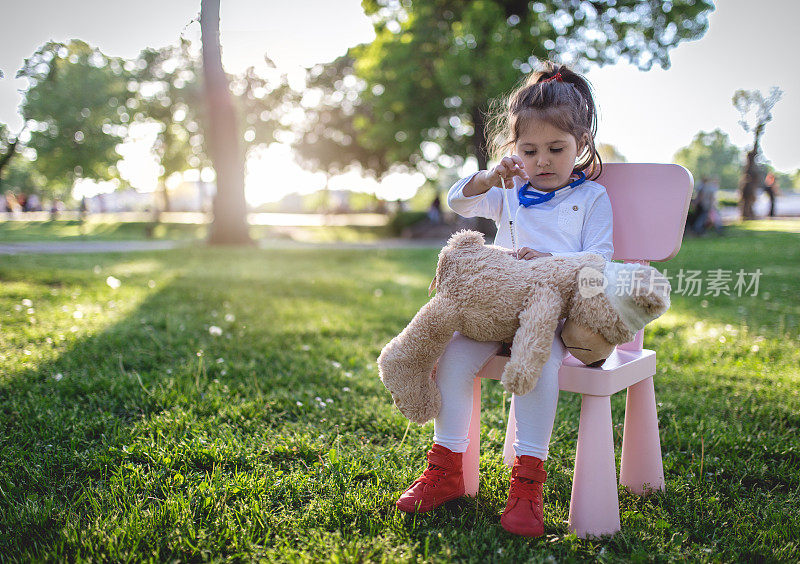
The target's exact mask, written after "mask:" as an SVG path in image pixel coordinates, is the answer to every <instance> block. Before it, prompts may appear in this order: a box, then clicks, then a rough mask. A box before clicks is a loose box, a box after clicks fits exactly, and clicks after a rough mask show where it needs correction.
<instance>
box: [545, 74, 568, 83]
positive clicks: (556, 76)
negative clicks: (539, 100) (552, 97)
mask: <svg viewBox="0 0 800 564" xmlns="http://www.w3.org/2000/svg"><path fill="white" fill-rule="evenodd" d="M551 80H555V81H556V82H564V79H563V78H562V77H561V73H560V72H557V73H556V74H554V75H553V76H551V77H550V78H545V79H544V80H542V82H550V81H551Z"/></svg>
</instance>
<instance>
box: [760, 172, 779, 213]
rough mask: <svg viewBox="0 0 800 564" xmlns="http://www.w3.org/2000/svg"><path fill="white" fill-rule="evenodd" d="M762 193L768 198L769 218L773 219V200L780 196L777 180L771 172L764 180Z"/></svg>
mask: <svg viewBox="0 0 800 564" xmlns="http://www.w3.org/2000/svg"><path fill="white" fill-rule="evenodd" d="M764 192H765V193H766V194H767V196H769V217H775V200H776V199H777V198H778V196H780V189H779V188H778V179H777V178H775V175H774V174H772V173H771V172H770V173H768V174H767V176H766V177H765V178H764Z"/></svg>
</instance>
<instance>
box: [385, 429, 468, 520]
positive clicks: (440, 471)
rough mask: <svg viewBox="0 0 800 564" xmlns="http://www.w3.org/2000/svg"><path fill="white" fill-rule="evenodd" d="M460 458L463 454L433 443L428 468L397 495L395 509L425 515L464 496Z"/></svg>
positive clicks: (429, 453) (429, 452)
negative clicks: (401, 493)
mask: <svg viewBox="0 0 800 564" xmlns="http://www.w3.org/2000/svg"><path fill="white" fill-rule="evenodd" d="M461 457H462V453H460V452H453V451H451V450H450V449H448V448H446V447H443V446H441V445H437V444H435V443H434V445H433V448H432V449H431V450H430V451H428V468H426V469H425V472H423V473H422V476H420V477H419V478H417V480H416V481H415V482H414V483H413V484H411V486H410V487H409V488H408V489H407V490H406V491H405V493H404V494H403V495H401V496H400V499H398V500H397V503H396V504H395V505H397V508H398V509H399V510H400V511H405V512H407V513H424V512H426V511H430V510H432V509H436V508H437V507H439V506H440V505H442V504H443V503H445V502H448V501H450V500H451V499H455V498H457V497H461V496H462V495H464V474H463V473H462V471H461Z"/></svg>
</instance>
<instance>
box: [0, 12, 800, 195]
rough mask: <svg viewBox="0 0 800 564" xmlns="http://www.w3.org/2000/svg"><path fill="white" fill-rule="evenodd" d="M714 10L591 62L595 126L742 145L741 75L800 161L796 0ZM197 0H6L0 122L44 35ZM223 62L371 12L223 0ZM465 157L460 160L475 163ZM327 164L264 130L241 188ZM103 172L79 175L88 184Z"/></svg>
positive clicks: (401, 185)
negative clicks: (700, 22) (664, 58)
mask: <svg viewBox="0 0 800 564" xmlns="http://www.w3.org/2000/svg"><path fill="white" fill-rule="evenodd" d="M717 4H718V5H717V9H716V10H715V12H713V13H712V14H711V16H710V26H709V30H708V32H707V33H706V35H705V36H704V37H703V38H701V39H700V40H698V41H692V42H686V43H682V44H681V45H679V46H678V47H677V48H676V49H674V50H672V51H671V61H672V66H671V68H670V69H669V70H662V69H660V68H659V67H654V68H653V69H652V70H650V71H647V72H643V71H639V70H638V69H636V68H635V67H632V66H631V65H628V64H625V63H618V64H615V65H607V66H605V67H601V68H594V69H591V70H590V71H589V72H588V73H587V77H588V78H589V80H590V81H591V82H592V84H593V86H594V89H595V93H596V97H597V103H598V106H599V114H600V120H599V128H598V136H597V140H598V141H599V142H603V143H611V144H613V145H615V146H616V147H617V149H618V150H619V151H620V152H621V153H622V154H623V155H624V156H625V157H626V158H627V159H628V161H631V162H670V161H671V160H672V157H673V155H674V154H675V152H676V151H677V150H678V149H679V148H681V147H683V146H686V145H687V144H689V143H690V142H691V140H692V138H693V137H694V136H695V135H696V134H697V132H699V131H710V130H713V129H716V128H719V129H722V130H723V131H724V132H725V133H727V134H728V135H729V136H730V138H731V140H732V141H733V143H735V144H736V145H738V146H740V147H744V146H746V145H748V144H750V143H751V142H752V140H751V135H750V134H748V133H746V132H745V131H744V130H743V129H742V128H741V126H740V125H739V124H738V120H739V115H738V113H737V112H736V110H735V109H734V107H733V105H732V103H731V98H732V96H733V93H734V92H735V91H736V90H737V89H742V88H743V89H756V88H757V89H760V90H761V91H762V92H765V93H766V92H767V91H768V90H769V88H770V87H772V86H778V87H780V88H781V89H782V90H783V91H784V95H783V98H782V100H781V101H780V102H778V104H777V106H776V107H775V109H774V111H773V121H772V122H770V123H769V124H768V125H767V128H766V132H765V134H764V137H763V141H762V148H763V151H764V154H765V156H766V158H767V159H769V160H770V161H771V163H772V165H773V166H774V167H775V168H777V169H778V170H781V171H787V172H788V171H793V170H795V169H797V168H800V149H799V148H798V146H797V143H796V142H795V141H794V133H795V132H796V130H797V129H798V128H800V73H799V72H798V71H797V55H798V53H800V33H798V31H797V30H798V23H797V22H798V21H800V1H797V0H760V1H758V2H754V1H752V0H721V1H719V2H718V3H717ZM199 7H200V2H199V0H168V1H166V2H165V1H159V2H156V1H154V0H139V1H138V2H136V3H135V4H133V5H132V4H131V3H129V2H125V3H123V2H120V1H119V0H81V1H80V2H64V1H63V0H28V1H27V2H24V3H23V2H14V4H13V7H6V8H4V9H3V18H2V19H0V70H2V72H3V74H4V75H5V78H2V79H0V122H4V123H7V124H8V125H9V126H10V127H11V129H12V130H15V129H18V128H19V127H21V120H20V118H19V114H18V111H17V108H18V106H19V103H20V102H21V100H22V97H21V94H20V92H19V90H24V88H25V87H26V84H25V81H24V80H21V79H16V78H15V74H16V71H17V70H18V69H19V68H20V67H21V66H22V63H23V60H24V59H25V57H28V56H30V55H31V54H33V52H34V51H35V50H36V49H37V48H38V47H39V46H40V45H41V44H43V43H44V42H46V41H48V40H55V41H68V40H69V39H73V38H78V39H82V40H84V41H86V42H87V43H89V44H90V45H93V46H96V47H99V48H100V49H101V50H102V51H103V52H104V53H106V54H107V55H110V56H117V57H126V58H127V57H135V56H136V55H137V54H138V53H139V51H141V50H142V49H143V48H145V47H153V48H158V47H162V46H165V45H169V44H172V43H175V42H176V41H177V40H178V38H179V37H180V35H181V34H182V33H183V34H184V35H185V36H186V37H189V38H194V37H198V36H199V26H198V24H197V23H196V21H195V22H193V20H194V19H195V18H196V16H197V14H198V12H199ZM220 19H221V43H222V56H223V65H224V66H225V68H226V70H227V71H228V72H231V73H235V72H239V71H241V70H243V69H245V68H246V67H248V66H256V67H257V68H258V67H259V66H260V65H262V64H263V57H264V54H265V53H267V54H268V55H269V57H270V58H272V60H274V61H275V63H276V64H277V66H278V68H279V69H281V70H282V71H284V72H287V73H289V75H290V77H295V78H299V77H300V76H302V73H303V68H304V67H308V66H311V65H313V64H315V63H321V62H327V61H330V60H333V59H334V58H336V57H337V56H339V55H341V54H344V52H345V51H346V50H347V48H348V47H350V46H353V45H356V44H358V43H364V42H369V41H371V40H372V38H373V37H374V33H373V30H372V26H371V24H370V22H369V20H368V19H367V17H366V16H365V15H364V13H363V11H362V10H361V6H360V2H359V1H358V0H336V1H335V2H334V1H330V0H326V1H322V0H305V1H303V0H295V1H294V2H286V1H275V0H223V1H222V6H221V14H220ZM134 133H135V137H137V138H138V141H136V142H132V143H129V144H126V145H125V146H124V147H122V148H121V152H122V153H123V154H124V155H125V159H124V161H123V162H122V163H120V171H121V173H122V174H123V176H124V177H126V178H127V179H128V180H129V181H130V182H131V183H132V184H133V185H134V186H135V187H137V188H138V189H141V190H152V189H153V187H154V184H155V177H156V169H157V165H156V163H155V162H154V160H153V158H152V157H151V156H149V152H148V151H149V146H150V144H151V143H152V132H148V131H147V130H140V131H137V132H134ZM474 167H475V164H474V163H467V164H466V165H465V167H464V168H463V169H462V171H461V172H462V173H466V172H469V171H470V170H471V169H472V170H474ZM422 181H423V179H422V177H421V175H415V176H410V177H409V176H405V175H392V176H390V177H387V178H385V179H384V180H383V181H382V182H380V183H378V182H376V181H374V180H367V179H362V178H361V177H360V176H359V175H358V174H357V173H350V174H348V175H344V176H342V177H339V178H335V179H334V180H333V181H332V183H331V187H333V188H354V189H359V190H364V191H370V192H376V193H377V194H378V195H379V196H382V197H386V198H390V199H396V198H398V197H401V198H407V197H410V196H411V195H413V193H414V191H415V190H416V189H417V187H419V185H421V183H422ZM322 183H323V176H322V175H321V174H314V173H311V172H309V171H304V170H302V169H301V168H300V167H299V166H298V165H297V164H296V163H295V162H294V159H293V157H292V154H291V151H290V150H289V148H288V147H287V146H284V145H280V144H277V143H276V144H273V145H271V146H270V147H269V148H268V149H266V150H264V151H261V152H259V154H258V155H257V156H255V157H253V158H251V160H250V161H249V162H248V175H247V183H246V192H247V198H248V200H249V201H250V202H251V203H254V204H257V203H260V202H263V201H270V200H276V199H278V198H280V197H281V196H282V195H284V194H285V193H287V192H289V191H302V192H310V191H313V190H315V189H318V188H320V187H321V186H322ZM104 189H108V186H99V187H97V186H89V185H84V186H81V190H84V191H85V192H86V193H91V192H92V191H95V192H96V191H99V190H104Z"/></svg>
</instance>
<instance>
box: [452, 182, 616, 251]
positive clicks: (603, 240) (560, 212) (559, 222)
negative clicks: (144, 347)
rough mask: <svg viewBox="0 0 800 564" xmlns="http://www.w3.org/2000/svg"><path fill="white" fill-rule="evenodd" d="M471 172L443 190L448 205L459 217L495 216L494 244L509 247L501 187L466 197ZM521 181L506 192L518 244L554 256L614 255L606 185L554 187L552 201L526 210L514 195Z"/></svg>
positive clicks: (507, 213) (611, 222) (510, 246)
mask: <svg viewBox="0 0 800 564" xmlns="http://www.w3.org/2000/svg"><path fill="white" fill-rule="evenodd" d="M475 174H477V173H475ZM473 176H475V175H474V174H473V175H470V176H467V177H466V178H462V179H461V180H459V181H458V182H456V183H455V184H453V186H452V188H450V191H449V192H448V194H447V203H448V204H449V205H450V208H452V210H453V211H455V212H456V213H457V214H459V215H461V216H464V217H485V218H488V219H492V220H494V222H495V223H496V224H497V235H496V237H495V239H494V243H495V245H499V246H501V247H506V248H508V249H510V248H512V246H513V245H512V242H511V232H510V230H509V226H508V215H509V210H508V206H507V205H506V199H505V196H504V194H503V192H504V190H503V189H502V188H500V187H497V186H494V187H492V188H490V189H489V191H488V192H485V193H483V194H478V195H477V196H465V195H464V187H465V186H466V185H467V183H468V182H469V181H470V180H471V179H472V177H473ZM522 184H524V181H523V180H522V179H521V178H519V177H514V190H509V194H508V200H509V201H510V205H511V217H512V219H513V220H514V234H515V237H516V241H517V248H521V247H529V248H531V249H534V250H537V251H540V252H543V253H552V254H553V255H556V256H559V255H560V256H566V255H578V254H583V253H596V254H598V255H601V256H603V258H605V259H606V260H611V257H612V255H613V254H614V244H613V242H612V238H611V235H612V226H613V221H612V214H611V200H609V198H608V194H606V189H605V187H603V186H601V185H600V184H598V183H597V182H594V181H592V180H587V181H585V182H583V183H582V184H579V185H578V186H575V187H572V188H563V189H561V190H559V191H557V192H556V194H555V196H553V199H551V200H549V201H547V202H543V203H541V204H536V205H533V206H529V207H527V208H526V207H523V206H521V205H520V204H519V200H518V198H517V189H518V188H519V187H520V186H521V185H522ZM534 191H535V192H536V193H539V194H545V192H540V191H538V190H535V189H534Z"/></svg>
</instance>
